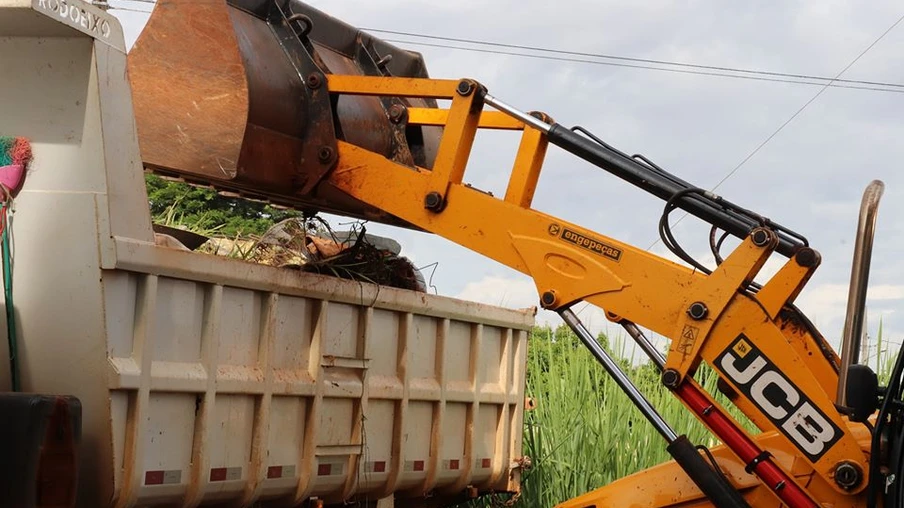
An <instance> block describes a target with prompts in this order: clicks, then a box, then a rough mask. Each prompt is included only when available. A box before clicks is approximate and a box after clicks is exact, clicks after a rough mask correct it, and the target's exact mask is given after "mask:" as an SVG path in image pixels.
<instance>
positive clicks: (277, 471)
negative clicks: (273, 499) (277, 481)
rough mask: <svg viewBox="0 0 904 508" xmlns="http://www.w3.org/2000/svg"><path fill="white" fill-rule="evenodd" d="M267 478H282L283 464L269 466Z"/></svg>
mask: <svg viewBox="0 0 904 508" xmlns="http://www.w3.org/2000/svg"><path fill="white" fill-rule="evenodd" d="M267 478H282V466H270V467H268V468H267Z"/></svg>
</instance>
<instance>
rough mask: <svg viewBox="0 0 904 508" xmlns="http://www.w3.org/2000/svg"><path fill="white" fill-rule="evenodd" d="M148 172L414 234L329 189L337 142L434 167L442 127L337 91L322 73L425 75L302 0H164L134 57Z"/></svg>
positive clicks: (417, 59)
mask: <svg viewBox="0 0 904 508" xmlns="http://www.w3.org/2000/svg"><path fill="white" fill-rule="evenodd" d="M128 62H129V64H128V69H129V76H130V81H131V85H132V93H133V98H132V100H133V106H134V110H135V118H136V123H137V129H138V137H139V144H140V148H141V157H142V160H143V162H144V164H145V167H147V168H148V169H149V170H152V171H155V172H158V173H161V174H164V175H170V176H175V177H178V178H181V179H184V180H186V181H189V182H193V183H201V184H204V185H212V186H213V187H215V188H218V189H220V190H223V191H228V192H234V193H237V194H241V195H245V196H247V197H251V198H257V199H263V200H266V201H269V202H271V203H274V204H277V205H284V206H288V207H292V208H297V209H303V210H313V211H324V212H329V213H338V214H342V215H347V216H352V217H358V218H363V219H369V220H376V221H379V222H384V223H390V224H396V225H401V226H406V227H410V226H409V225H407V224H404V223H402V222H401V221H400V220H398V219H396V218H394V217H390V216H387V215H386V214H385V213H384V212H382V211H380V210H377V209H373V208H371V207H369V206H367V205H365V204H364V203H361V202H359V201H357V200H354V199H353V198H350V197H349V196H347V195H346V194H344V193H341V192H339V191H337V190H335V189H333V188H332V187H331V186H330V185H329V184H328V183H327V182H325V177H326V176H327V175H328V174H329V172H330V170H331V169H332V168H333V167H334V165H335V163H336V153H337V152H336V140H337V139H341V140H343V141H346V142H349V143H353V144H356V145H358V146H361V147H363V148H366V149H368V150H371V151H374V152H377V153H380V154H382V155H384V156H385V157H387V158H389V159H392V160H394V161H396V162H399V163H402V164H406V165H409V166H414V165H417V166H421V167H426V168H430V167H431V166H432V163H433V158H434V156H435V153H436V148H437V146H438V143H439V136H440V134H441V131H440V130H439V129H438V128H436V127H420V126H406V125H405V124H404V123H394V122H392V121H390V115H389V111H390V109H391V108H392V106H393V105H395V104H401V105H403V106H409V107H436V102H435V101H434V100H425V99H399V98H377V97H362V96H352V95H348V96H345V95H343V96H341V97H339V98H338V99H334V100H333V101H331V99H330V95H329V94H328V92H327V90H326V86H325V82H326V80H325V78H324V76H325V75H326V74H346V75H349V74H351V75H369V76H379V75H394V76H407V77H428V75H427V71H426V67H425V65H424V61H423V59H422V57H421V55H420V54H418V53H414V52H410V51H406V50H402V49H400V48H397V47H395V46H392V45H390V44H388V43H386V42H385V41H382V40H379V39H377V38H375V37H372V36H370V35H368V34H365V33H363V32H361V31H359V30H358V29H356V28H353V27H351V26H349V25H347V24H346V23H344V22H342V21H339V20H337V19H335V18H332V17H330V16H328V15H327V14H324V13H323V12H320V11H318V10H316V9H314V8H312V7H310V6H308V5H306V4H304V3H302V2H299V1H295V0H204V1H197V2H195V1H186V0H158V1H157V3H156V6H155V7H154V10H153V13H152V15H151V17H150V20H149V21H148V23H147V25H146V27H145V28H144V30H143V31H142V33H141V35H140V36H139V38H138V40H137V41H136V43H135V45H134V47H133V48H132V50H131V52H130V53H129V56H128Z"/></svg>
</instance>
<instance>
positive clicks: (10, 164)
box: [0, 136, 33, 197]
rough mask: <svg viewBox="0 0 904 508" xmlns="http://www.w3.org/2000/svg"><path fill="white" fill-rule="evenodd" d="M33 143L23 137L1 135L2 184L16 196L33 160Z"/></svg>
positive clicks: (0, 161) (0, 176)
mask: <svg viewBox="0 0 904 508" xmlns="http://www.w3.org/2000/svg"><path fill="white" fill-rule="evenodd" d="M32 158H33V156H32V153H31V143H29V141H28V140H27V139H25V138H22V137H11V136H0V184H3V186H4V187H5V188H6V190H7V191H8V192H9V193H10V196H8V197H13V196H15V195H16V194H17V193H18V192H19V190H20V188H21V187H22V182H23V181H24V180H25V172H26V170H27V169H28V165H29V164H30V163H31V161H32Z"/></svg>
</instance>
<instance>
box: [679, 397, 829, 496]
mask: <svg viewBox="0 0 904 508" xmlns="http://www.w3.org/2000/svg"><path fill="white" fill-rule="evenodd" d="M675 393H677V395H678V396H679V397H681V398H682V399H683V400H684V401H685V402H687V404H688V406H690V408H691V409H692V410H693V411H694V412H695V413H697V415H698V416H699V417H700V418H701V419H703V421H706V422H707V424H708V425H709V426H710V428H712V429H713V432H714V433H715V434H716V435H717V436H718V437H719V439H721V440H722V442H723V443H725V444H726V445H728V447H729V448H731V449H732V450H733V451H734V452H735V453H737V454H738V457H740V459H741V460H742V461H744V463H745V464H749V463H750V462H751V461H753V459H755V458H756V457H757V456H759V455H760V453H761V452H762V450H760V448H759V447H758V446H757V445H756V444H755V443H754V442H753V441H751V440H750V439H749V438H748V437H747V436H746V435H745V434H744V433H743V432H742V431H741V430H740V429H739V428H738V427H737V426H735V424H734V423H733V422H732V421H731V420H729V419H728V417H726V416H725V414H724V413H722V411H721V410H720V409H719V408H718V407H715V406H712V405H711V404H710V402H709V400H708V399H707V398H706V397H705V396H704V395H703V394H702V393H700V389H699V388H697V386H696V385H693V384H691V383H690V382H685V383H681V385H679V386H678V388H676V389H675ZM709 408H711V409H710V410H709V411H708V412H706V413H704V411H706V410H707V409H709ZM753 470H754V472H755V473H756V474H757V476H759V477H760V478H761V479H762V480H763V482H764V483H765V484H766V487H768V488H769V489H771V490H773V492H776V494H777V495H778V497H779V499H781V500H782V502H784V503H785V504H787V505H788V506H789V507H791V508H816V507H817V506H818V505H817V504H816V503H815V502H813V500H812V499H810V496H808V495H807V494H806V493H805V492H804V491H803V489H801V488H800V486H799V485H798V484H797V482H795V481H794V480H792V479H791V478H790V477H789V476H788V475H786V474H785V472H784V471H782V470H781V469H780V468H779V467H778V466H776V465H775V463H774V462H773V461H772V458H771V457H768V458H766V459H765V460H763V461H762V462H760V463H759V464H757V465H756V466H755V467H754V468H753ZM781 484H784V487H783V488H780V489H778V490H777V491H776V490H775V488H776V487H777V486H778V485H781Z"/></svg>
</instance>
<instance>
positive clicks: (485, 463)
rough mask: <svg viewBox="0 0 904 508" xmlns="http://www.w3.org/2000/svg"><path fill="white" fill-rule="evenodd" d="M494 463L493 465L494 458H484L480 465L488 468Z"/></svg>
mask: <svg viewBox="0 0 904 508" xmlns="http://www.w3.org/2000/svg"><path fill="white" fill-rule="evenodd" d="M492 465H493V461H492V459H483V460H481V461H480V466H481V467H485V468H486V467H490V466H492Z"/></svg>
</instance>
